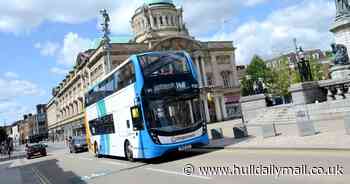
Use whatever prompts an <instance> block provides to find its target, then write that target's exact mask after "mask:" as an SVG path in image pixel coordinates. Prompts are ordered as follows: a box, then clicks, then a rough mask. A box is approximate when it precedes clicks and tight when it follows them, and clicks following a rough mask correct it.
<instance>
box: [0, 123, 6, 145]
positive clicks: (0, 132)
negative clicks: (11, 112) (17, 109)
mask: <svg viewBox="0 0 350 184" xmlns="http://www.w3.org/2000/svg"><path fill="white" fill-rule="evenodd" d="M6 139H7V133H6V129H5V128H4V127H0V143H1V142H3V141H5V140H6Z"/></svg>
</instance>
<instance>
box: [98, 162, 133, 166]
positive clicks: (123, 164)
mask: <svg viewBox="0 0 350 184" xmlns="http://www.w3.org/2000/svg"><path fill="white" fill-rule="evenodd" d="M102 163H105V164H112V165H120V166H126V165H128V164H125V163H120V162H109V161H102Z"/></svg>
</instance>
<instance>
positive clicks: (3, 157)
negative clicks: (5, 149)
mask: <svg viewBox="0 0 350 184" xmlns="http://www.w3.org/2000/svg"><path fill="white" fill-rule="evenodd" d="M25 157H26V155H25V154H18V155H11V157H9V156H8V155H1V156H0V162H3V161H8V160H15V159H21V158H25Z"/></svg>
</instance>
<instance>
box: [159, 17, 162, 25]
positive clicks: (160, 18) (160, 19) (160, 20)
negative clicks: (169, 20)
mask: <svg viewBox="0 0 350 184" xmlns="http://www.w3.org/2000/svg"><path fill="white" fill-rule="evenodd" d="M159 22H160V25H163V16H159Z"/></svg>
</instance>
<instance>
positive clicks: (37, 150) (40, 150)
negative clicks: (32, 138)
mask: <svg viewBox="0 0 350 184" xmlns="http://www.w3.org/2000/svg"><path fill="white" fill-rule="evenodd" d="M26 152H27V159H31V158H32V157H34V156H46V155H47V152H46V146H45V145H43V144H32V145H28V146H27V147H26Z"/></svg>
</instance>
